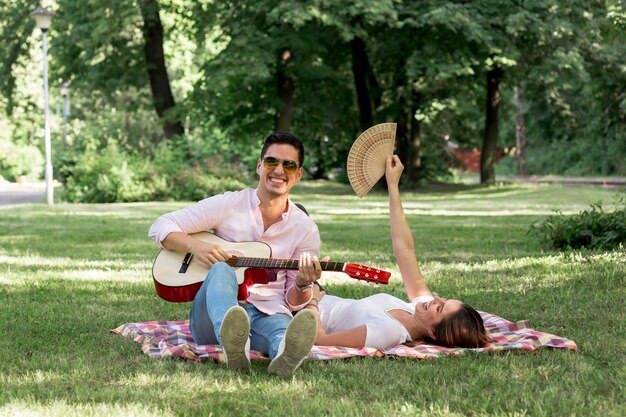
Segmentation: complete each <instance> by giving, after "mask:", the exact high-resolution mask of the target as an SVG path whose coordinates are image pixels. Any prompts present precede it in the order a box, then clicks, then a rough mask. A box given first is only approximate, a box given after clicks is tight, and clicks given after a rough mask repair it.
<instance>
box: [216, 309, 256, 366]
mask: <svg viewBox="0 0 626 417" xmlns="http://www.w3.org/2000/svg"><path fill="white" fill-rule="evenodd" d="M220 339H221V340H222V348H223V349H224V356H225V357H226V366H227V367H228V369H229V370H231V371H242V372H246V373H247V372H250V318H248V313H246V310H244V309H243V308H242V307H241V306H233V307H231V308H229V309H228V311H227V312H226V314H225V315H224V321H222V326H221V327H220Z"/></svg>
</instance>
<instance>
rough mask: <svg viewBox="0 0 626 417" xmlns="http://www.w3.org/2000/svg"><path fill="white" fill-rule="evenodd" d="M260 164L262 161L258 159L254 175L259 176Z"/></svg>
mask: <svg viewBox="0 0 626 417" xmlns="http://www.w3.org/2000/svg"><path fill="white" fill-rule="evenodd" d="M262 163H263V161H261V160H260V159H259V162H257V163H256V173H257V174H259V175H261V172H260V171H261V164H262Z"/></svg>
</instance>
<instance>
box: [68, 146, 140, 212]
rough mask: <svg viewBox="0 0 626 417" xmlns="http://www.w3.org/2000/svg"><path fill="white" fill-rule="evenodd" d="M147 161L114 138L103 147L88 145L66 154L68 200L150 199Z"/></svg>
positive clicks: (107, 201) (103, 201) (88, 201)
mask: <svg viewBox="0 0 626 417" xmlns="http://www.w3.org/2000/svg"><path fill="white" fill-rule="evenodd" d="M145 172H146V167H145V164H142V163H140V162H137V161H136V160H133V158H131V157H130V156H129V155H127V154H126V153H125V152H123V151H121V150H120V149H119V148H118V146H117V144H116V143H115V142H109V145H108V146H107V147H105V148H103V149H88V150H85V151H84V153H82V155H79V156H77V157H76V156H75V155H74V156H73V155H70V156H66V159H65V160H64V164H63V166H62V169H61V175H62V177H63V178H64V192H63V194H62V198H63V200H65V201H70V202H81V203H113V202H128V201H147V200H150V198H151V197H152V190H151V189H150V186H149V185H147V184H145V183H144V181H143V177H144V176H145Z"/></svg>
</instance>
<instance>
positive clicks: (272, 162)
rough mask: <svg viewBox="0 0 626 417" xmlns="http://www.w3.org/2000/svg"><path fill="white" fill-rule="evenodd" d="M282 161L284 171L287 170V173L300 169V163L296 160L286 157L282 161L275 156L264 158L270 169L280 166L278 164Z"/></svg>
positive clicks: (267, 167)
mask: <svg viewBox="0 0 626 417" xmlns="http://www.w3.org/2000/svg"><path fill="white" fill-rule="evenodd" d="M281 162H282V164H283V171H285V173H286V174H293V173H295V172H296V171H297V170H298V163H297V162H296V161H292V160H290V159H284V160H282V161H281V160H280V159H278V158H274V157H273V156H266V157H265V158H263V166H264V167H265V168H266V169H269V170H270V171H272V170H274V169H276V168H278V165H280V164H281Z"/></svg>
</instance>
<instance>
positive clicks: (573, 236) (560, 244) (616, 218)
mask: <svg viewBox="0 0 626 417" xmlns="http://www.w3.org/2000/svg"><path fill="white" fill-rule="evenodd" d="M529 233H530V234H532V235H534V236H535V237H536V238H537V239H538V240H539V242H540V243H541V245H542V246H543V247H545V248H549V249H580V248H588V249H614V248H617V247H620V246H624V245H626V199H625V198H624V197H621V198H618V208H617V209H616V210H615V211H613V212H609V213H607V212H605V211H604V210H603V208H602V206H601V205H600V204H593V205H592V206H591V208H590V209H588V210H584V211H582V212H580V213H578V214H576V215H573V216H565V215H563V214H561V213H559V212H557V214H556V215H554V216H550V217H548V218H547V219H545V220H543V221H541V222H538V223H535V224H534V225H532V226H531V228H530V230H529Z"/></svg>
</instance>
